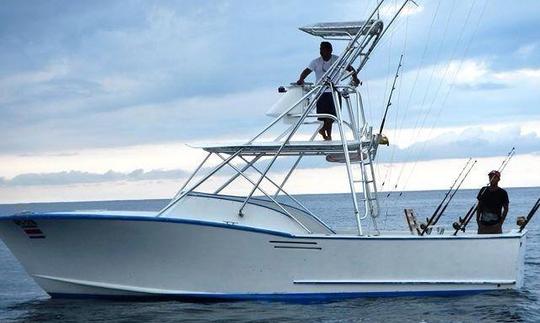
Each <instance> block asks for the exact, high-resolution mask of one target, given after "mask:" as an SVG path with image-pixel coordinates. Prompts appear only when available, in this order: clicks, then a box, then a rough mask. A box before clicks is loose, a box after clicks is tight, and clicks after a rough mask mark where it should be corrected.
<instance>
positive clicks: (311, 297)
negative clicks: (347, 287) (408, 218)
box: [49, 289, 494, 302]
mask: <svg viewBox="0 0 540 323" xmlns="http://www.w3.org/2000/svg"><path fill="white" fill-rule="evenodd" d="M489 291H494V289H482V290H478V289H474V290H444V291H403V292H351V293H291V294H174V295H140V296H133V295H126V296H123V295H99V294H64V293H49V295H50V296H51V297H52V298H63V299H106V300H122V301H125V300H135V301H156V300H182V301H188V302H224V301H225V302H227V301H288V302H295V301H296V302H298V301H335V300H343V299H350V298H363V297H407V296H408V297H411V296H413V297H414V296H435V297H436V296H440V297H446V296H464V295H474V294H478V293H482V292H489Z"/></svg>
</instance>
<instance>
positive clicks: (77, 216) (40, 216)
mask: <svg viewBox="0 0 540 323" xmlns="http://www.w3.org/2000/svg"><path fill="white" fill-rule="evenodd" d="M13 220H35V221H39V220H104V221H130V222H131V221H133V222H157V223H176V224H188V225H199V226H208V227H218V228H226V229H233V230H240V231H248V232H255V233H262V234H268V235H273V236H280V237H286V238H291V239H315V240H316V239H322V240H327V239H334V240H464V239H474V240H494V239H522V238H523V237H525V236H526V234H527V232H528V231H527V230H523V232H521V233H520V232H517V231H509V232H505V233H502V234H482V235H479V234H475V235H456V236H454V235H451V236H447V235H425V236H416V235H388V236H382V235H363V236H359V235H355V234H292V233H288V232H285V231H276V230H269V229H264V228H258V227H250V226H244V225H237V224H230V223H224V222H223V223H221V222H213V221H202V220H193V219H183V218H173V217H164V216H162V217H155V216H151V217H150V216H133V215H107V214H89V213H71V212H70V213H69V214H67V213H65V214H61V213H24V214H15V215H7V216H6V215H4V216H3V215H0V221H13Z"/></svg>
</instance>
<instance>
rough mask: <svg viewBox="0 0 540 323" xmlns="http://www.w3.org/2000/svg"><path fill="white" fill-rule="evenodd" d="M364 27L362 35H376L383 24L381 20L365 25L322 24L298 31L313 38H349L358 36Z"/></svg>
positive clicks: (349, 22) (301, 28)
mask: <svg viewBox="0 0 540 323" xmlns="http://www.w3.org/2000/svg"><path fill="white" fill-rule="evenodd" d="M364 25H366V27H365V28H364V30H363V31H362V34H363V35H365V34H367V33H368V32H369V34H370V35H376V34H379V33H380V32H381V31H382V30H383V22H382V21H381V20H370V21H369V22H368V23H367V24H366V22H365V21H346V22H322V23H318V24H314V25H309V26H305V27H300V28H299V29H300V30H301V31H304V32H306V33H308V34H311V35H313V36H319V37H346V38H350V37H354V36H355V35H356V34H358V32H359V31H360V28H362V26H364Z"/></svg>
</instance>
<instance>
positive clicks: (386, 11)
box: [380, 2, 424, 20]
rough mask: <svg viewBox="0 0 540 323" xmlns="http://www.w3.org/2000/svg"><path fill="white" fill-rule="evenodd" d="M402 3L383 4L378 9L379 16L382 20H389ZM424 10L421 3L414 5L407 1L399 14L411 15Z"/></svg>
mask: <svg viewBox="0 0 540 323" xmlns="http://www.w3.org/2000/svg"><path fill="white" fill-rule="evenodd" d="M401 6H402V3H399V4H383V5H382V6H381V9H380V16H381V19H383V20H390V19H392V18H393V17H394V15H395V14H396V13H397V12H398V10H399V8H401ZM422 11H424V7H423V6H421V5H418V6H417V5H415V4H414V3H412V2H409V3H408V4H407V5H405V7H404V8H403V10H402V11H401V13H400V16H401V17H403V16H411V15H415V14H418V13H421V12H422Z"/></svg>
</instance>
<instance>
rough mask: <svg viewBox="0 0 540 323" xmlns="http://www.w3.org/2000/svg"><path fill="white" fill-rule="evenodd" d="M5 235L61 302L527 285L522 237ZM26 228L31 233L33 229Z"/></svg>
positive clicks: (60, 221) (151, 226)
mask: <svg viewBox="0 0 540 323" xmlns="http://www.w3.org/2000/svg"><path fill="white" fill-rule="evenodd" d="M25 221H30V224H32V223H33V224H34V225H35V228H37V229H38V230H39V231H41V233H42V235H43V237H37V238H36V237H35V232H36V231H35V230H34V231H33V232H34V237H32V236H31V235H30V236H29V234H28V232H27V231H28V230H25V228H24V225H25V222H21V220H16V219H14V217H11V218H9V219H2V220H1V221H0V236H1V237H2V239H3V240H4V242H5V243H6V245H7V246H8V247H9V248H10V249H11V251H12V252H13V254H14V255H15V256H16V257H17V259H18V260H19V261H20V262H21V263H22V264H23V266H24V267H25V269H26V270H27V272H28V273H29V274H30V275H31V276H32V277H33V278H34V279H35V281H36V282H37V283H38V284H39V285H40V286H41V287H42V288H43V289H44V290H45V291H46V292H47V293H48V294H50V295H51V296H53V297H82V296H84V297H112V298H114V297H166V298H169V297H170V298H177V297H181V298H213V299H294V298H312V299H318V298H344V297H359V296H394V295H451V294H467V293H474V292H480V291H486V290H497V289H515V288H519V287H520V286H521V285H522V277H523V255H524V250H525V235H524V234H518V233H514V234H504V235H485V236H478V235H470V236H468V235H463V236H457V237H452V236H428V237H416V236H405V235H404V236H385V237H382V236H381V237H358V236H345V235H309V236H294V235H291V234H288V233H283V232H275V231H267V230H260V229H255V228H248V227H241V226H235V225H230V224H219V223H204V222H197V221H184V220H182V219H163V218H156V217H117V216H111V217H103V216H95V217H92V216H87V215H85V216H63V217H62V216H56V217H52V216H47V217H39V216H38V217H34V218H30V217H27V218H26V220H25ZM26 224H28V222H26Z"/></svg>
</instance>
